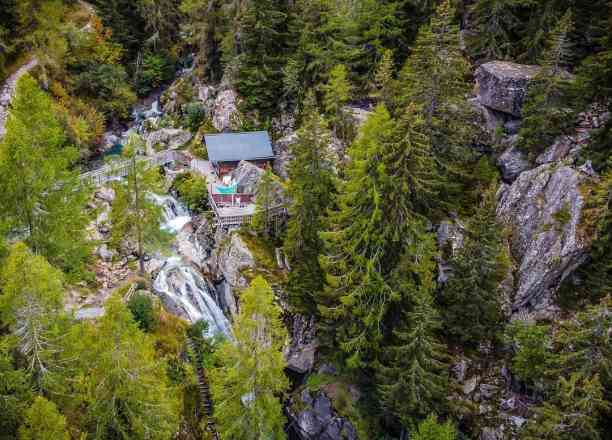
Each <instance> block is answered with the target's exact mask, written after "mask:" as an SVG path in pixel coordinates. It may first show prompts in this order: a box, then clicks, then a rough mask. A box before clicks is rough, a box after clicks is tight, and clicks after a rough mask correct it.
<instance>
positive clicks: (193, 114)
mask: <svg viewBox="0 0 612 440" xmlns="http://www.w3.org/2000/svg"><path fill="white" fill-rule="evenodd" d="M206 116H207V115H206V107H204V104H202V103H201V102H197V101H193V102H188V103H187V104H185V105H184V106H183V120H184V125H185V126H186V127H188V128H189V129H190V130H191V131H192V132H196V131H198V128H199V127H200V125H202V124H203V123H204V121H205V120H206Z"/></svg>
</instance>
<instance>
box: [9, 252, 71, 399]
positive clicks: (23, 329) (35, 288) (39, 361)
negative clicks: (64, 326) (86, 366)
mask: <svg viewBox="0 0 612 440" xmlns="http://www.w3.org/2000/svg"><path fill="white" fill-rule="evenodd" d="M0 281H1V282H2V292H3V294H2V295H0V312H1V313H2V315H1V316H2V320H3V321H4V322H5V323H7V324H8V325H9V328H10V329H11V330H12V333H13V334H14V336H15V337H16V339H17V347H18V349H19V351H20V352H21V353H22V354H23V356H24V357H25V359H26V361H27V365H28V371H29V373H30V374H31V375H32V377H33V379H34V383H35V385H36V388H37V389H39V390H41V391H42V390H46V389H48V386H49V382H50V376H51V375H52V374H54V373H55V372H56V370H57V366H58V363H57V353H58V351H59V350H60V348H59V345H58V344H57V341H56V340H55V339H56V337H55V336H56V334H55V330H54V327H55V325H56V321H57V319H58V318H59V317H60V316H61V314H62V312H63V306H64V304H63V297H64V291H63V276H62V273H61V272H60V271H59V270H58V269H55V268H54V267H52V266H51V265H50V264H49V263H48V262H47V261H46V260H45V258H44V257H42V256H39V255H33V254H32V253H31V252H30V250H29V249H28V248H27V246H26V245H25V244H23V243H16V244H15V245H13V246H12V248H11V251H10V254H9V256H8V257H7V258H6V261H5V263H4V267H3V268H2V272H1V273H0Z"/></svg>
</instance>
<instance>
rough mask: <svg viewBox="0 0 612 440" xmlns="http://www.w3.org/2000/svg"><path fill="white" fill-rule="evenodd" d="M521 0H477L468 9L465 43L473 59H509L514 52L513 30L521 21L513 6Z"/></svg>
mask: <svg viewBox="0 0 612 440" xmlns="http://www.w3.org/2000/svg"><path fill="white" fill-rule="evenodd" d="M524 3H525V1H524V0H478V1H477V2H476V3H474V4H473V5H472V6H471V9H470V18H471V20H470V29H469V33H468V34H467V38H466V40H467V41H466V42H467V46H468V50H469V52H470V53H471V55H472V56H473V57H474V58H477V59H479V60H483V61H490V60H500V59H509V58H512V56H513V55H514V54H515V53H516V44H514V43H515V41H516V36H515V30H516V28H517V27H518V26H519V24H520V23H521V21H520V19H519V17H517V8H519V7H520V6H521V5H523V4H524Z"/></svg>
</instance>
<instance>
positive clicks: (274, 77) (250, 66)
mask: <svg viewBox="0 0 612 440" xmlns="http://www.w3.org/2000/svg"><path fill="white" fill-rule="evenodd" d="M238 13H239V18H238V25H239V32H238V33H237V35H236V37H238V41H237V42H236V43H235V44H236V49H237V54H238V60H239V69H238V77H237V79H236V86H237V89H238V92H239V93H240V95H241V96H242V97H243V98H244V107H245V110H246V111H247V112H255V113H257V114H259V115H261V116H263V117H264V118H266V117H270V116H272V115H274V114H275V113H276V112H277V111H278V109H279V103H280V98H281V94H282V90H283V85H282V81H283V71H282V69H283V65H284V55H285V52H286V33H287V11H286V10H285V8H284V3H283V2H281V1H279V0H249V1H248V2H246V6H245V9H244V12H242V11H238Z"/></svg>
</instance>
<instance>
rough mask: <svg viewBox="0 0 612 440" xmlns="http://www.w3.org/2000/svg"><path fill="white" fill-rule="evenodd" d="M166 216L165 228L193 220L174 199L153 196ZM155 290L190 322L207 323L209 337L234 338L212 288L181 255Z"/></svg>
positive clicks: (168, 261) (178, 227)
mask: <svg viewBox="0 0 612 440" xmlns="http://www.w3.org/2000/svg"><path fill="white" fill-rule="evenodd" d="M150 197H151V199H152V200H154V201H155V202H156V203H157V204H159V205H160V206H161V207H162V209H163V213H164V223H163V225H162V229H164V230H166V231H171V232H175V233H176V232H178V231H180V230H181V229H182V228H183V227H184V226H185V225H186V224H187V223H189V222H190V221H191V217H190V216H189V211H188V210H187V209H186V208H185V207H184V206H183V205H182V204H181V203H180V202H179V201H178V200H176V199H175V198H174V197H172V196H160V195H157V194H151V195H150ZM153 289H154V290H155V291H156V292H157V294H159V295H164V296H165V300H166V301H167V302H168V303H171V304H172V305H174V306H175V307H177V308H180V309H181V310H182V311H183V312H184V313H185V315H186V316H187V317H188V318H189V320H190V321H191V322H196V321H199V320H201V319H202V320H204V321H206V322H207V323H208V335H209V336H212V335H215V334H219V333H221V334H224V335H225V336H227V337H231V326H230V323H229V321H228V319H227V318H226V317H225V315H224V314H223V311H222V310H221V308H220V307H219V305H218V304H217V302H216V301H215V299H214V297H215V295H214V291H213V289H212V286H211V285H210V284H209V283H208V282H207V281H206V280H205V279H204V277H202V275H201V274H200V273H199V272H198V271H197V269H195V268H194V267H193V266H192V265H191V264H189V263H188V262H186V261H185V260H184V259H183V258H182V257H180V256H179V255H176V254H174V255H172V256H170V257H169V258H167V259H166V261H165V262H164V265H163V267H162V268H161V270H160V271H159V274H158V275H157V277H156V278H155V281H154V283H153Z"/></svg>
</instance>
